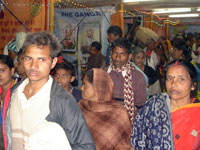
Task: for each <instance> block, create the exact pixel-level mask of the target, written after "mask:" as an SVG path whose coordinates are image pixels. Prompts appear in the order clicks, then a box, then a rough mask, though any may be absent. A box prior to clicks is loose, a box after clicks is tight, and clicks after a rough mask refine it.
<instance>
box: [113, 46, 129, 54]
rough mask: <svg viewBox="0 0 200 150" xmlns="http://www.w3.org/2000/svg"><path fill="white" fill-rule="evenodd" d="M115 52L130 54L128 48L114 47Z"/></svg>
mask: <svg viewBox="0 0 200 150" xmlns="http://www.w3.org/2000/svg"><path fill="white" fill-rule="evenodd" d="M113 50H114V51H120V52H124V53H128V50H127V49H126V48H124V47H120V46H114V47H113Z"/></svg>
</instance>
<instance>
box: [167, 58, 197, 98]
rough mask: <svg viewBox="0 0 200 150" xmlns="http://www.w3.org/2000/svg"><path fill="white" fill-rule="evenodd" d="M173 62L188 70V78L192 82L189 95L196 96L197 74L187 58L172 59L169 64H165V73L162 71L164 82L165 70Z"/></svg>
mask: <svg viewBox="0 0 200 150" xmlns="http://www.w3.org/2000/svg"><path fill="white" fill-rule="evenodd" d="M175 64H177V65H181V66H183V67H184V68H185V69H186V70H187V71H188V73H189V75H190V78H191V82H192V84H191V85H193V86H194V90H192V91H191V92H190V97H191V98H194V97H196V95H197V90H198V76H197V71H196V69H195V67H194V65H193V64H192V63H191V62H190V61H188V60H183V59H176V60H173V61H172V62H170V63H169V64H167V66H166V68H165V73H164V81H165V83H166V76H167V71H168V70H169V68H170V67H171V66H173V65H175ZM165 86H166V84H165Z"/></svg>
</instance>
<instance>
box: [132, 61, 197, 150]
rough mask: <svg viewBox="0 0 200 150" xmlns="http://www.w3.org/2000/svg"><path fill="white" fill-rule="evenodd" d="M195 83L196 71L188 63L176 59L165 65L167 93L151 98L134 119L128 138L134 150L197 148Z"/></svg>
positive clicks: (195, 149) (183, 149)
mask: <svg viewBox="0 0 200 150" xmlns="http://www.w3.org/2000/svg"><path fill="white" fill-rule="evenodd" d="M197 83H198V80H197V72H196V69H195V68H194V66H193V65H192V64H191V63H190V62H189V61H187V60H181V59H178V60H174V61H172V62H171V63H169V64H168V65H167V67H166V72H165V85H166V90H167V93H161V94H158V95H157V96H154V97H152V98H151V99H150V100H149V101H147V103H146V104H145V106H144V107H143V108H142V110H141V111H140V112H139V114H138V115H137V116H136V119H135V122H134V125H133V133H132V135H131V144H132V145H133V147H134V148H135V149H136V150H140V149H141V150H142V149H167V150H185V149H186V150H199V149H200V121H199V119H200V103H195V102H196V100H195V96H196V92H197ZM197 102H198V101H197Z"/></svg>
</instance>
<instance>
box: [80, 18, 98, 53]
mask: <svg viewBox="0 0 200 150" xmlns="http://www.w3.org/2000/svg"><path fill="white" fill-rule="evenodd" d="M100 29H101V27H100V23H99V22H86V23H82V24H81V26H80V28H79V32H80V49H81V52H82V53H88V51H89V46H90V45H91V44H92V42H94V41H98V42H100V40H101V34H100Z"/></svg>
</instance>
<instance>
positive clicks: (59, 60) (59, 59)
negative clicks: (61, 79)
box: [57, 56, 64, 64]
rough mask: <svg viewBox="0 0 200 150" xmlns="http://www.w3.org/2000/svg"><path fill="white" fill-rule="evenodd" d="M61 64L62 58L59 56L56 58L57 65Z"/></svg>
mask: <svg viewBox="0 0 200 150" xmlns="http://www.w3.org/2000/svg"><path fill="white" fill-rule="evenodd" d="M63 62H64V60H63V56H59V57H58V61H57V64H60V63H63Z"/></svg>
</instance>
